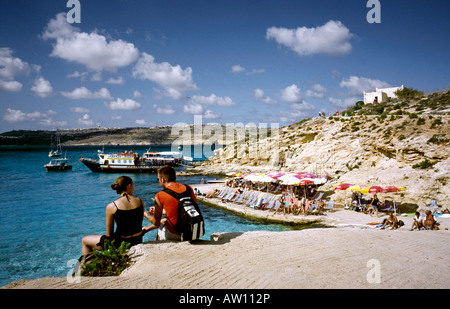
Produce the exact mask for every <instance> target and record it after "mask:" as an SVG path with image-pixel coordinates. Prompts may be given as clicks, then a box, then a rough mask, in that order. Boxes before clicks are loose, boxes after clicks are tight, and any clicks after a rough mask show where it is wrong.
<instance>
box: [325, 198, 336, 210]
mask: <svg viewBox="0 0 450 309" xmlns="http://www.w3.org/2000/svg"><path fill="white" fill-rule="evenodd" d="M333 207H334V201H333V200H330V201H329V202H328V206H327V208H325V209H324V210H326V211H329V210H332V209H333Z"/></svg>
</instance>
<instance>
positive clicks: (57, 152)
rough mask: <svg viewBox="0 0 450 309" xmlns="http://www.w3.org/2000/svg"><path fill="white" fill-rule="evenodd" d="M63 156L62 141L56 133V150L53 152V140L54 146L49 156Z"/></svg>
mask: <svg viewBox="0 0 450 309" xmlns="http://www.w3.org/2000/svg"><path fill="white" fill-rule="evenodd" d="M61 155H62V148H61V139H60V137H59V134H58V133H56V149H55V150H53V139H52V146H51V149H50V152H49V153H48V156H49V157H50V158H54V157H60V156H61Z"/></svg>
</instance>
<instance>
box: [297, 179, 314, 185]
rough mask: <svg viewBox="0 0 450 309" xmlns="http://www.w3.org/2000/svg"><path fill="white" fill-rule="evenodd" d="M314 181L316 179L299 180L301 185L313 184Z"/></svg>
mask: <svg viewBox="0 0 450 309" xmlns="http://www.w3.org/2000/svg"><path fill="white" fill-rule="evenodd" d="M313 183H314V181H313V180H309V179H302V180H300V182H299V184H298V185H299V186H306V185H311V184H313Z"/></svg>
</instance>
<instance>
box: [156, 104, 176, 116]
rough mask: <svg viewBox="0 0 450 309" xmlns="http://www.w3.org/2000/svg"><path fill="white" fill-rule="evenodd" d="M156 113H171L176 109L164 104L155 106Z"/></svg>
mask: <svg viewBox="0 0 450 309" xmlns="http://www.w3.org/2000/svg"><path fill="white" fill-rule="evenodd" d="M156 113H157V114H161V115H173V114H175V113H176V111H175V110H174V109H173V108H172V106H170V105H165V106H164V107H156Z"/></svg>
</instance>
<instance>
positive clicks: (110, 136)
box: [0, 125, 222, 146]
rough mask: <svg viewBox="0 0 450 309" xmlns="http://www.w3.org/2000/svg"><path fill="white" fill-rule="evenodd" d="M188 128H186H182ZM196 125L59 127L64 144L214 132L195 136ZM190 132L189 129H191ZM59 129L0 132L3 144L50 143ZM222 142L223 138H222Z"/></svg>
mask: <svg viewBox="0 0 450 309" xmlns="http://www.w3.org/2000/svg"><path fill="white" fill-rule="evenodd" d="M183 128H187V130H184V131H183V130H181V129H183ZM194 131H195V130H194V129H193V126H192V125H191V126H188V127H181V128H180V130H174V131H173V134H172V127H171V126H160V127H154V128H92V129H69V130H58V134H59V135H60V138H61V144H62V145H63V146H82V145H171V144H172V143H173V142H174V141H177V142H183V140H184V138H183V137H186V139H187V140H189V143H192V144H193V143H194V141H195V142H200V143H201V142H203V141H204V140H206V139H208V138H210V136H211V134H205V135H204V136H202V137H201V138H200V139H198V140H197V139H195V138H194V135H193V134H194ZM189 132H190V133H189ZM55 134H56V131H55V130H51V131H44V130H14V131H10V132H5V133H2V134H0V145H50V143H51V139H52V138H53V139H54V137H55ZM219 142H222V141H219Z"/></svg>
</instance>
